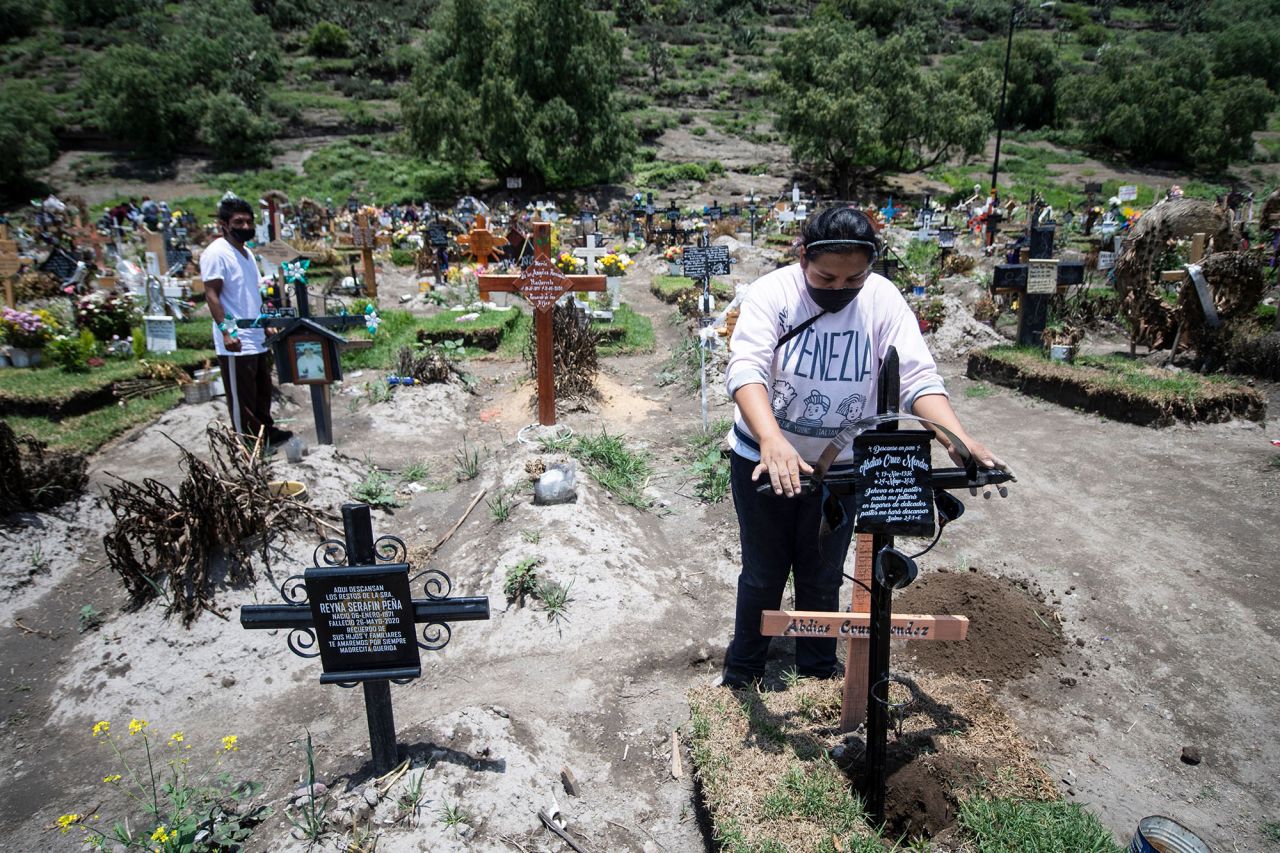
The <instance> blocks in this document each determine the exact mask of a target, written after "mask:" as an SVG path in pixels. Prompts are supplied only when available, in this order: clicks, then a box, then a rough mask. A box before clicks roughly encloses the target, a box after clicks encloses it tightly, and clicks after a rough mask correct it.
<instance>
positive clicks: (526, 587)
mask: <svg viewBox="0 0 1280 853" xmlns="http://www.w3.org/2000/svg"><path fill="white" fill-rule="evenodd" d="M541 562H542V560H541V559H540V558H538V557H525V558H524V559H523V560H521V561H520V562H518V563H516V564H515V565H514V566H510V567H508V568H507V574H506V577H505V578H504V579H503V581H502V593H503V595H505V596H506V597H507V601H514V602H516V603H518V604H524V600H525V598H526V597H528V596H536V595H537V594H538V564H539V563H541Z"/></svg>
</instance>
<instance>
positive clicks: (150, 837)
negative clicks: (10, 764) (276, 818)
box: [57, 719, 271, 853]
mask: <svg viewBox="0 0 1280 853" xmlns="http://www.w3.org/2000/svg"><path fill="white" fill-rule="evenodd" d="M93 736H94V737H95V738H97V739H99V740H100V741H101V742H103V743H105V744H106V745H107V746H109V747H110V748H111V752H112V754H113V756H114V757H115V761H116V763H117V764H118V765H119V769H120V771H121V772H119V773H108V774H107V775H106V776H104V777H103V778H102V782H103V784H105V785H111V786H114V787H116V788H119V789H120V790H121V791H123V792H124V793H125V794H126V795H127V796H128V797H129V799H130V800H131V801H132V803H133V804H134V805H135V806H136V807H137V808H139V809H140V810H141V811H142V812H143V813H145V814H146V815H147V820H146V822H145V823H143V824H142V825H141V828H139V829H134V828H133V827H131V826H130V822H129V821H128V820H124V821H116V822H114V823H112V824H111V828H110V829H109V830H104V829H101V828H99V827H100V826H103V825H105V824H103V823H100V816H99V815H97V814H84V815H82V814H78V813H70V814H64V815H62V816H61V817H59V818H58V820H57V825H58V828H59V830H60V831H61V832H64V833H66V832H70V831H71V830H72V829H73V828H78V829H80V830H81V831H82V832H83V833H84V840H85V842H86V843H87V844H88V845H89V846H91V847H94V848H97V849H100V850H117V849H124V850H145V851H148V853H150V851H155V850H159V851H162V853H179V851H182V853H186V851H213V850H240V849H242V848H243V846H244V842H245V841H246V840H247V839H248V837H249V835H250V834H251V833H252V831H253V827H254V826H256V825H257V824H259V823H261V822H262V821H263V820H264V819H265V818H266V817H267V816H268V815H269V814H270V813H271V810H270V809H269V808H268V807H266V806H257V807H253V808H249V807H244V806H237V805H236V804H237V803H239V802H241V801H245V800H248V799H250V798H252V797H253V796H255V795H256V794H257V793H258V791H259V790H261V786H260V785H258V784H257V783H253V782H239V783H235V782H232V777H231V775H230V773H228V772H226V771H224V770H222V769H221V768H222V763H223V761H224V760H225V759H226V758H227V757H228V755H229V754H230V753H232V752H237V751H239V746H238V745H237V742H238V738H237V737H236V736H235V735H227V736H226V737H224V738H222V742H221V746H220V748H218V749H217V750H216V752H215V754H214V756H213V760H212V761H202V760H200V759H196V760H195V761H194V762H193V756H199V755H201V754H202V753H203V751H202V752H201V753H195V752H193V750H192V745H191V744H189V743H187V742H186V736H185V735H184V734H183V733H182V732H174V733H173V734H172V735H170V736H169V738H168V740H165V741H160V740H159V739H158V738H157V739H154V740H153V737H154V736H153V734H152V728H151V724H150V723H148V722H147V721H146V720H139V719H133V720H130V721H129V729H128V736H127V739H126V738H125V737H122V736H117V735H116V734H115V733H113V732H112V731H111V722H110V721H109V720H99V721H98V722H97V723H95V724H94V726H93ZM193 764H204V765H205V766H204V769H203V770H202V771H200V772H196V771H195V769H194V768H193Z"/></svg>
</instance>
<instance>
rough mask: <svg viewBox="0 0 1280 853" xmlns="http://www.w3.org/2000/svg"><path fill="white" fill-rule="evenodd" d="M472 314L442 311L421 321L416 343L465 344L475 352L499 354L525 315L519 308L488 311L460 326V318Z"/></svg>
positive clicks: (469, 312)
mask: <svg viewBox="0 0 1280 853" xmlns="http://www.w3.org/2000/svg"><path fill="white" fill-rule="evenodd" d="M471 313H475V312H471V311H441V312H440V313H439V314H435V315H432V316H431V317H427V318H426V319H419V320H418V331H417V333H416V339H417V340H418V341H421V342H424V343H439V342H441V341H456V340H461V341H462V344H463V346H465V347H468V348H472V349H482V350H489V351H492V350H496V349H498V347H499V346H500V345H501V343H502V341H503V339H504V337H505V336H506V334H507V331H508V330H509V329H511V328H512V327H514V326H515V325H516V324H518V323H519V322H520V315H521V314H522V313H523V312H522V311H520V309H519V308H512V309H510V310H508V311H491V310H488V309H486V310H484V311H481V312H479V314H480V316H478V317H476V318H475V319H473V320H467V321H465V322H462V323H459V322H458V318H459V317H462V316H464V315H466V314H471Z"/></svg>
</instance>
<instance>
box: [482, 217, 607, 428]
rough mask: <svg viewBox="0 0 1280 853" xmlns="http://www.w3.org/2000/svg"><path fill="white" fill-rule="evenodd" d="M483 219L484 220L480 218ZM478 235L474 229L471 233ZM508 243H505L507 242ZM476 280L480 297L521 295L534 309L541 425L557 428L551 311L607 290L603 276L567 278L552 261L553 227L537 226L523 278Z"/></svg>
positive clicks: (546, 224) (534, 229)
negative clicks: (562, 302)
mask: <svg viewBox="0 0 1280 853" xmlns="http://www.w3.org/2000/svg"><path fill="white" fill-rule="evenodd" d="M476 218H477V219H479V218H480V217H476ZM471 233H472V234H473V235H474V234H475V233H476V232H475V231H474V230H472V232H471ZM503 242H504V243H505V242H506V241H505V240H504V241H503ZM476 281H477V282H478V283H479V286H480V298H481V299H487V298H488V295H489V294H490V293H519V294H520V295H521V296H523V297H524V298H525V299H527V300H528V301H529V304H531V305H532V306H533V314H534V334H535V336H536V337H537V365H538V423H540V424H542V425H543V426H554V425H555V422H556V385H555V374H554V373H553V370H554V368H553V367H552V364H551V361H552V340H551V335H552V331H551V309H552V308H553V307H555V304H556V301H557V300H559V299H560V297H561V296H563V295H564V294H565V293H567V292H568V291H570V290H590V291H595V292H597V293H600V292H602V291H604V289H605V279H604V276H602V275H565V274H564V273H562V272H561V271H560V270H559V269H557V268H556V265H555V264H554V263H552V262H551V224H550V223H548V222H535V223H534V224H533V263H531V264H529V266H528V267H526V268H525V269H524V270H522V271H521V272H520V275H518V276H514V275H482V276H478V277H477V279H476Z"/></svg>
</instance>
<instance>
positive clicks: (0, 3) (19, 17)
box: [0, 0, 44, 43]
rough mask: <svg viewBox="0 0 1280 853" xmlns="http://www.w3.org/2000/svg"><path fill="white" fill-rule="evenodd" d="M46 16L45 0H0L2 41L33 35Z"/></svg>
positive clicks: (0, 40) (0, 32) (0, 35)
mask: <svg viewBox="0 0 1280 853" xmlns="http://www.w3.org/2000/svg"><path fill="white" fill-rule="evenodd" d="M43 18H44V0H0V43H2V42H6V41H9V40H10V39H18V38H23V37H25V36H29V35H31V34H32V33H33V32H35V31H36V27H38V26H40V24H41V22H42V20H43Z"/></svg>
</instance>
